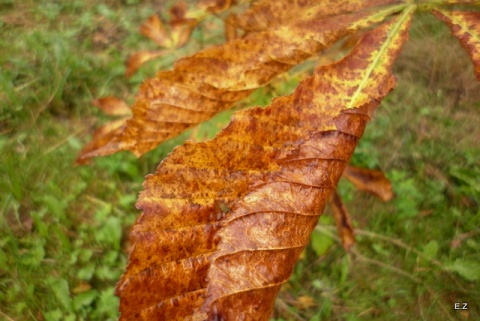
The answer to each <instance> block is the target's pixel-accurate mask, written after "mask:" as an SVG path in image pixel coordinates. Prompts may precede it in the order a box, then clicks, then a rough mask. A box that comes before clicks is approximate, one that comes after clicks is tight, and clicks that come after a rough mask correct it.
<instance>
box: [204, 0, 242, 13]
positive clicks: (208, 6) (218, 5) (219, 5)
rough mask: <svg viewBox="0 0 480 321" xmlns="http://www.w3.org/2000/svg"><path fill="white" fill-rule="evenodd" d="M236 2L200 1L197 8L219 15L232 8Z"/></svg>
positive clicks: (223, 0)
mask: <svg viewBox="0 0 480 321" xmlns="http://www.w3.org/2000/svg"><path fill="white" fill-rule="evenodd" d="M232 2H234V0H200V1H199V2H198V4H197V7H198V8H200V9H203V10H205V11H209V12H211V13H219V12H222V11H225V10H227V9H228V8H230V7H231V5H232Z"/></svg>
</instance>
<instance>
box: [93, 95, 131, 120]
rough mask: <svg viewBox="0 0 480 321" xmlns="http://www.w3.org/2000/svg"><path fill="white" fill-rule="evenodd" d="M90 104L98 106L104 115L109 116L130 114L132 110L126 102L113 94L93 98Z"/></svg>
mask: <svg viewBox="0 0 480 321" xmlns="http://www.w3.org/2000/svg"><path fill="white" fill-rule="evenodd" d="M92 104H93V105H94V106H96V107H98V108H99V109H100V110H101V111H103V112H104V113H105V114H106V115H110V116H130V115H131V114H132V111H131V109H130V107H128V105H127V103H126V102H125V101H124V100H122V99H119V98H117V97H113V96H107V97H102V98H98V99H95V100H94V101H93V102H92Z"/></svg>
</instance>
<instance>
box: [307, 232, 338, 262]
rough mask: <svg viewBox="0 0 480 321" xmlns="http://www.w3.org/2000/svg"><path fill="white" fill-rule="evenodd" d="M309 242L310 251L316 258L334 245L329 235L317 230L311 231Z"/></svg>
mask: <svg viewBox="0 0 480 321" xmlns="http://www.w3.org/2000/svg"><path fill="white" fill-rule="evenodd" d="M311 242H312V243H311V244H312V249H313V251H314V252H315V254H317V255H318V256H322V255H324V254H325V253H326V252H327V251H328V249H329V248H330V247H331V246H332V245H333V243H334V241H333V239H332V238H331V237H330V236H329V235H327V234H325V233H322V232H320V231H318V230H314V231H313V233H312V235H311Z"/></svg>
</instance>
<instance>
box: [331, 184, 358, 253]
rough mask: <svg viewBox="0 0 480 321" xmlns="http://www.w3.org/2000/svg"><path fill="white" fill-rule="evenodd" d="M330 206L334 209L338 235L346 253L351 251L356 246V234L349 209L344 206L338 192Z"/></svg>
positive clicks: (334, 194)
mask: <svg viewBox="0 0 480 321" xmlns="http://www.w3.org/2000/svg"><path fill="white" fill-rule="evenodd" d="M330 206H331V207H332V212H333V216H334V217H335V223H336V225H337V231H338V235H339V236H340V240H341V242H342V246H343V248H344V249H345V250H346V251H349V250H350V247H352V245H353V244H355V233H354V229H353V224H352V220H351V219H350V215H349V214H348V211H347V208H346V207H345V205H344V204H343V202H342V198H341V197H340V195H338V193H337V192H335V193H333V196H332V200H331V201H330Z"/></svg>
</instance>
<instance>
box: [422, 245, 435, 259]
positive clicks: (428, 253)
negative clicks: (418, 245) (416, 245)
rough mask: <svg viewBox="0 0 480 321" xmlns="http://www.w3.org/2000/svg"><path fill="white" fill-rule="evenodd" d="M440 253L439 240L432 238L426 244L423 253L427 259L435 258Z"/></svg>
mask: <svg viewBox="0 0 480 321" xmlns="http://www.w3.org/2000/svg"><path fill="white" fill-rule="evenodd" d="M437 253H438V242H437V241H435V240H432V241H430V242H428V243H427V245H425V247H424V248H423V255H425V257H426V258H427V259H433V258H434V257H435V256H437Z"/></svg>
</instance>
